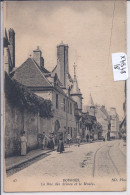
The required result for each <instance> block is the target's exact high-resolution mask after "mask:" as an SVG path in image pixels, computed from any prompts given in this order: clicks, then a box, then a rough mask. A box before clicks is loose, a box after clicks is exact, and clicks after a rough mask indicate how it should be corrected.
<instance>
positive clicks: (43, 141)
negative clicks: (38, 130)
mask: <svg viewBox="0 0 130 195" xmlns="http://www.w3.org/2000/svg"><path fill="white" fill-rule="evenodd" d="M46 141H47V137H46V135H45V132H43V134H42V150H44V149H45V147H46Z"/></svg>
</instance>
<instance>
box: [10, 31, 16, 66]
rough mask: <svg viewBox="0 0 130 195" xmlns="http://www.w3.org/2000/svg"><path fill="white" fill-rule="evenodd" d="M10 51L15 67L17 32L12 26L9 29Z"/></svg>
mask: <svg viewBox="0 0 130 195" xmlns="http://www.w3.org/2000/svg"><path fill="white" fill-rule="evenodd" d="M8 47H9V52H10V57H11V61H12V67H11V68H12V69H13V68H14V67H15V32H14V30H13V29H12V28H10V29H9V46H8Z"/></svg>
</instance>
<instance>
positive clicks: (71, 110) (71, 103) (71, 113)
mask: <svg viewBox="0 0 130 195" xmlns="http://www.w3.org/2000/svg"><path fill="white" fill-rule="evenodd" d="M70 114H72V103H70Z"/></svg>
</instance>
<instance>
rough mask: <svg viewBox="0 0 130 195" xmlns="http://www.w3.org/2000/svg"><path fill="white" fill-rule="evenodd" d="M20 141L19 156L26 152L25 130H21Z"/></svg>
mask: <svg viewBox="0 0 130 195" xmlns="http://www.w3.org/2000/svg"><path fill="white" fill-rule="evenodd" d="M20 143H21V156H25V155H26V154H27V139H26V137H25V131H22V132H21V138H20Z"/></svg>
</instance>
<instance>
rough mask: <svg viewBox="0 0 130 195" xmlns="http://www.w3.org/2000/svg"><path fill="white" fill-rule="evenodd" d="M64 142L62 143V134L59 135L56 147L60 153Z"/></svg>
mask: <svg viewBox="0 0 130 195" xmlns="http://www.w3.org/2000/svg"><path fill="white" fill-rule="evenodd" d="M64 150H65V149H64V143H63V136H62V135H60V137H59V143H58V147H57V152H60V153H62V152H63V151H64Z"/></svg>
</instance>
